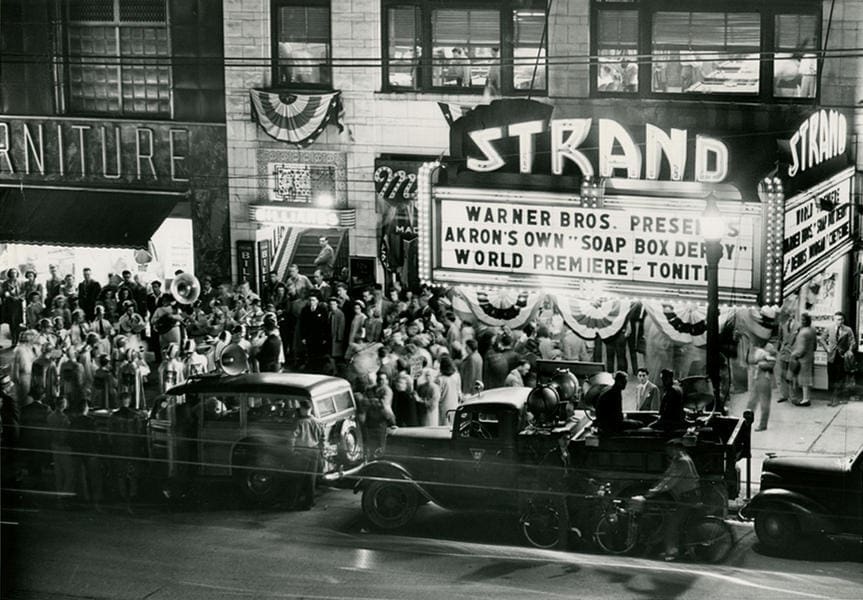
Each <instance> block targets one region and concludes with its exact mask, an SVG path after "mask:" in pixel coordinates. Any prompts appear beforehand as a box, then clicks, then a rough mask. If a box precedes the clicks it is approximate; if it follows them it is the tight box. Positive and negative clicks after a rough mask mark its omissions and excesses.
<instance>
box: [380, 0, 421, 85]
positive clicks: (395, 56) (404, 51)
mask: <svg viewBox="0 0 863 600" xmlns="http://www.w3.org/2000/svg"><path fill="white" fill-rule="evenodd" d="M419 17H420V10H419V8H417V7H415V6H399V7H394V8H390V9H389V11H388V12H387V23H388V27H389V30H388V34H389V35H388V40H387V41H388V43H389V50H388V53H387V58H388V64H387V69H388V76H389V84H390V86H391V87H396V88H416V87H417V86H418V85H419V78H418V75H419V59H420V57H421V56H422V46H421V44H420V30H421V26H420V20H419Z"/></svg>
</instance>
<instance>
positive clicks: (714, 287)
mask: <svg viewBox="0 0 863 600" xmlns="http://www.w3.org/2000/svg"><path fill="white" fill-rule="evenodd" d="M701 233H702V235H703V236H704V241H705V250H706V252H705V253H706V255H707V365H706V366H707V377H708V379H710V383H711V384H712V386H713V403H714V404H713V406H714V410H716V411H718V412H725V406H724V405H723V400H722V394H721V393H720V389H719V385H720V376H719V371H720V369H721V366H722V365H721V355H720V352H719V261H720V260H721V259H722V236H723V234H724V233H725V223H724V221H723V219H722V214H721V213H720V212H719V208H718V207H717V206H716V197H715V195H714V194H713V192H711V193H710V196H708V197H707V207H706V208H705V210H704V214H703V215H702V217H701Z"/></svg>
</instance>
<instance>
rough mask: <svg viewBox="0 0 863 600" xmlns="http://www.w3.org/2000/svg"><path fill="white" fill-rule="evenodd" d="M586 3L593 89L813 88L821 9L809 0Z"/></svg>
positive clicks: (789, 92)
mask: <svg viewBox="0 0 863 600" xmlns="http://www.w3.org/2000/svg"><path fill="white" fill-rule="evenodd" d="M591 3H592V13H591V14H592V17H591V18H592V25H593V27H592V32H593V34H594V35H593V37H592V43H591V46H592V47H591V54H592V55H593V58H592V61H591V62H592V65H591V66H592V69H593V71H592V73H593V75H592V77H593V84H592V85H593V86H594V87H593V90H594V92H595V93H597V94H604V93H617V94H621V93H622V94H626V93H630V94H641V95H649V96H653V97H656V96H657V95H664V94H687V95H712V96H715V97H722V96H723V95H724V96H728V97H729V98H731V97H738V96H753V97H754V96H758V97H761V98H763V99H764V100H766V99H768V98H769V97H774V98H779V97H785V98H814V97H815V96H816V95H817V89H816V87H817V71H818V61H817V60H816V58H817V55H818V49H819V48H820V41H819V40H820V37H819V36H820V26H821V21H820V19H821V14H820V9H819V6H820V5H819V4H818V2H817V1H815V0H813V1H812V2H811V8H805V9H801V8H800V6H799V5H803V4H804V2H803V1H802V0H801V2H799V3H797V4H796V5H795V8H794V9H793V10H791V9H790V8H789V7H788V5H787V3H782V2H776V1H775V0H748V2H747V3H743V4H741V3H737V2H734V3H733V5H734V9H735V10H731V9H730V7H731V5H732V3H731V2H730V1H729V0H716V1H715V2H710V3H709V2H706V1H703V2H697V3H696V2H679V1H678V0H591ZM696 4H697V7H698V8H694V7H693V5H696ZM771 57H773V59H772V61H771V63H770V64H765V63H764V61H770V60H771ZM771 69H772V80H771V78H770V76H769V74H770V73H771Z"/></svg>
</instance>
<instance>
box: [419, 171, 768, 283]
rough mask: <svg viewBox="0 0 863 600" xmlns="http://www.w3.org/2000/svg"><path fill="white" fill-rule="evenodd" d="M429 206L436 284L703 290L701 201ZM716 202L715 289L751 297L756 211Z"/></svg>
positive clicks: (465, 200) (469, 197)
mask: <svg viewBox="0 0 863 600" xmlns="http://www.w3.org/2000/svg"><path fill="white" fill-rule="evenodd" d="M433 204H434V206H433V207H432V211H433V216H432V221H433V223H432V230H433V232H434V233H433V238H434V239H433V241H432V244H431V245H430V248H433V250H432V256H431V261H430V263H429V265H430V267H431V269H432V270H433V277H434V280H436V281H437V280H440V281H449V282H461V283H474V284H476V283H479V284H482V283H505V282H507V281H509V282H510V283H512V284H516V285H523V286H528V287H536V286H537V285H541V286H559V287H562V288H568V287H573V286H574V285H575V286H577V285H578V283H577V282H578V281H579V280H583V279H590V280H605V281H607V282H610V283H619V284H624V285H627V286H629V287H630V288H632V289H641V290H644V289H646V288H650V287H656V286H662V287H663V288H664V289H666V290H668V289H678V290H683V289H689V290H700V291H698V294H701V295H703V293H704V292H703V290H702V288H704V289H706V286H707V278H706V266H705V265H706V257H705V244H704V238H703V236H702V234H701V229H700V215H701V211H702V210H703V208H704V207H703V204H704V203H703V202H702V203H701V206H698V202H697V201H691V202H690V203H689V206H686V207H685V208H684V209H680V208H676V207H675V205H674V204H673V203H666V204H662V203H655V206H647V205H645V204H643V203H642V204H640V205H639V206H632V205H630V206H627V207H624V206H622V205H620V204H617V205H615V203H614V202H607V203H606V205H605V206H604V207H603V208H587V207H584V206H582V205H580V204H579V203H577V202H573V201H572V199H571V198H566V197H563V196H562V195H559V194H557V195H556V194H546V193H542V194H529V193H525V192H506V191H498V190H493V191H485V192H483V191H480V190H471V189H467V188H445V187H441V188H437V190H436V191H435V200H434V203H433ZM719 204H720V210H722V212H723V214H725V215H727V216H728V219H727V230H726V232H725V235H724V236H723V238H722V240H721V244H722V260H721V261H720V271H719V285H720V287H722V288H726V289H727V290H731V289H736V290H739V291H744V290H752V289H754V288H756V287H757V286H758V283H759V282H758V281H756V273H755V265H756V258H757V257H758V256H759V247H760V231H761V216H760V208H759V207H757V206H755V207H752V206H747V205H746V204H744V203H741V202H720V203H719ZM421 220H422V218H421Z"/></svg>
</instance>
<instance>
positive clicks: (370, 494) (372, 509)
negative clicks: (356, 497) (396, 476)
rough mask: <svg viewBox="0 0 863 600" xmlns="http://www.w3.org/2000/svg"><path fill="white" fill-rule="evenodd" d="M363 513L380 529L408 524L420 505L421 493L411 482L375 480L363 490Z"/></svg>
mask: <svg viewBox="0 0 863 600" xmlns="http://www.w3.org/2000/svg"><path fill="white" fill-rule="evenodd" d="M362 503H363V513H364V514H365V515H366V517H368V519H369V521H371V523H372V525H374V526H375V527H377V528H378V529H383V530H387V531H389V530H393V529H399V528H400V527H404V526H405V525H407V524H408V523H409V522H410V521H411V519H413V517H414V515H415V514H416V512H417V507H419V494H418V493H417V491H416V490H415V489H414V488H413V486H411V485H410V484H409V483H401V482H394V481H373V482H372V483H371V484H370V485H369V486H368V487H367V488H366V489H365V491H364V492H363V502H362Z"/></svg>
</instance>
